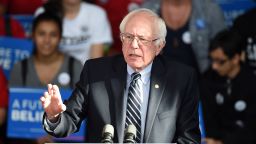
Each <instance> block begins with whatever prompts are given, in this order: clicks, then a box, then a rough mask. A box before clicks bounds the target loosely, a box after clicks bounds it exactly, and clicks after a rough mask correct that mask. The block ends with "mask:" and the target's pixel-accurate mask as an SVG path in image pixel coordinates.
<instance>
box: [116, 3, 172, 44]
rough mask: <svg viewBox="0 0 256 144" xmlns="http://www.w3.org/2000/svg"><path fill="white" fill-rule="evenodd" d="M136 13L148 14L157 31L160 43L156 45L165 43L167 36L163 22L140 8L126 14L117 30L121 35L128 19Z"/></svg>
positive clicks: (147, 10) (151, 12) (153, 14)
mask: <svg viewBox="0 0 256 144" xmlns="http://www.w3.org/2000/svg"><path fill="white" fill-rule="evenodd" d="M138 13H146V14H148V15H149V16H150V17H152V18H153V20H154V21H153V23H154V28H155V29H156V30H157V36H158V38H159V40H160V41H158V42H157V44H159V43H160V42H164V43H165V37H166V34H167V30H166V25H165V22H164V20H163V19H162V18H160V17H159V16H158V15H157V14H156V13H154V12H153V11H151V10H149V9H146V8H140V9H136V10H133V11H131V12H130V13H128V14H127V15H126V16H125V17H124V18H123V20H122V22H121V23H120V25H119V30H120V32H121V33H123V32H124V30H125V26H126V24H127V22H128V21H129V20H130V18H131V17H132V16H134V15H136V14H138Z"/></svg>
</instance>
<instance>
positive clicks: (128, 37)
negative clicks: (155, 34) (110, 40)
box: [120, 33, 159, 46]
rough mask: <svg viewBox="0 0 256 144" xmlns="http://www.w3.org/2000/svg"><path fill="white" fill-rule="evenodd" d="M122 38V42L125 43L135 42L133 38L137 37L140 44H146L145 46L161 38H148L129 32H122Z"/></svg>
mask: <svg viewBox="0 0 256 144" xmlns="http://www.w3.org/2000/svg"><path fill="white" fill-rule="evenodd" d="M120 38H121V40H122V42H123V43H125V44H131V43H132V42H133V40H134V39H136V40H137V42H138V44H140V45H145V46H149V45H151V44H152V42H155V41H157V40H158V39H159V38H156V39H153V40H148V39H145V38H143V37H141V36H135V35H132V34H129V33H121V34H120Z"/></svg>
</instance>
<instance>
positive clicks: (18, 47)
mask: <svg viewBox="0 0 256 144" xmlns="http://www.w3.org/2000/svg"><path fill="white" fill-rule="evenodd" d="M32 50H33V43H32V41H31V40H27V39H17V38H10V37H0V66H1V67H2V68H3V70H4V74H5V76H6V77H7V79H9V73H10V70H11V69H12V67H13V65H14V64H15V63H16V62H17V61H19V60H22V59H24V58H27V57H29V56H30V54H31V53H32Z"/></svg>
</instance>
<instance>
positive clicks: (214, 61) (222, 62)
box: [211, 58, 229, 65]
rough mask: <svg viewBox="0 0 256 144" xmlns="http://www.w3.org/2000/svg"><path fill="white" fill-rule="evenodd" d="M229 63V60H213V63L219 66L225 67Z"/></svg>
mask: <svg viewBox="0 0 256 144" xmlns="http://www.w3.org/2000/svg"><path fill="white" fill-rule="evenodd" d="M227 61H229V59H212V58H211V62H212V63H216V64H218V65H224V64H225V63H226V62H227Z"/></svg>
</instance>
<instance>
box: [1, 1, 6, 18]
mask: <svg viewBox="0 0 256 144" xmlns="http://www.w3.org/2000/svg"><path fill="white" fill-rule="evenodd" d="M5 9H6V8H5V5H4V4H2V3H1V2H0V16H2V15H4V14H5Z"/></svg>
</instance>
